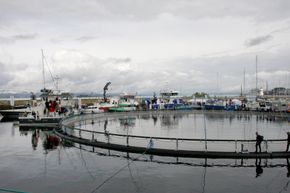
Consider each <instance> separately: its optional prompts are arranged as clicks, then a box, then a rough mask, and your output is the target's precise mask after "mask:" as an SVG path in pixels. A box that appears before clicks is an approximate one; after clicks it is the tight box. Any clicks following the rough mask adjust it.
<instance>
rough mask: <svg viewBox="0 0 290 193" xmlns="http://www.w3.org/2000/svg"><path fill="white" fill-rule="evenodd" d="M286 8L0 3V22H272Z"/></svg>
mask: <svg viewBox="0 0 290 193" xmlns="http://www.w3.org/2000/svg"><path fill="white" fill-rule="evenodd" d="M32 4H33V6H31V5H32ZM56 5H57V6H56ZM289 9H290V2H289V1H287V0H281V1H278V2H277V1H263V3H261V1H260V0H244V1H230V0H221V1H215V0H203V1H188V0H179V1H176V0H158V1H156V0H143V1H136V0H122V1H115V0H106V1H71V0H62V1H61V2H60V1H58V0H50V1H34V0H30V1H29V0H27V1H23V2H22V1H17V2H15V1H2V2H1V7H0V13H1V16H2V18H5V19H4V20H1V21H0V22H2V23H3V22H10V21H11V20H18V21H20V20H23V19H29V20H41V21H44V22H58V23H59V24H60V25H63V24H65V23H75V22H76V21H85V22H90V21H103V20H153V19H156V18H158V17H159V16H160V15H162V14H170V15H175V16H180V17H185V18H189V19H201V18H218V17H229V16H230V17H243V18H244V17H247V18H254V20H257V21H265V20H266V21H267V20H269V21H272V20H279V19H281V18H289V17H290V12H289ZM277 10H279V11H277ZM36 18H38V19H36ZM59 18H62V19H61V20H60V19H59Z"/></svg>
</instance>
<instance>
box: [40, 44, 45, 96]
mask: <svg viewBox="0 0 290 193" xmlns="http://www.w3.org/2000/svg"><path fill="white" fill-rule="evenodd" d="M41 56H42V57H41V63H42V77H43V89H44V90H45V70H44V54H43V49H41Z"/></svg>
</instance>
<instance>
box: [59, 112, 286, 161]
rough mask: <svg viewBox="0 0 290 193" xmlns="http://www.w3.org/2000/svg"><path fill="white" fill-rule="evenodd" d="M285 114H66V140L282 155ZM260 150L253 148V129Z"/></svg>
mask: <svg viewBox="0 0 290 193" xmlns="http://www.w3.org/2000/svg"><path fill="white" fill-rule="evenodd" d="M286 120H288V115H287V114H285V115H283V114H269V113H252V112H216V111H142V112H141V111H140V112H139V111H135V112H126V113H102V114H89V115H78V116H71V117H68V118H65V119H64V120H62V122H61V127H60V129H58V130H56V133H57V134H58V135H59V136H60V137H62V138H64V139H66V140H69V141H71V142H75V143H79V144H84V145H87V146H92V147H99V148H105V149H111V150H116V151H122V152H130V153H140V154H152V155H159V156H175V157H196V158H285V157H290V153H288V152H285V150H286V144H287V139H286V132H287V131H290V128H289V123H288V122H287V121H286ZM257 131H258V132H259V133H262V134H263V135H264V141H263V142H262V145H261V147H262V152H261V153H255V147H256V146H255V145H256V140H255V133H256V132H257Z"/></svg>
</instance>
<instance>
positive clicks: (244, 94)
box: [243, 68, 246, 95]
mask: <svg viewBox="0 0 290 193" xmlns="http://www.w3.org/2000/svg"><path fill="white" fill-rule="evenodd" d="M243 93H244V95H246V69H245V68H244V92H243Z"/></svg>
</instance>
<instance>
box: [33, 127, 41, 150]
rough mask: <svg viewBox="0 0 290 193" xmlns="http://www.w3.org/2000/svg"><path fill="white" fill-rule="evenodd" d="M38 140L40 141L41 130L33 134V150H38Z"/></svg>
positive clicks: (36, 130)
mask: <svg viewBox="0 0 290 193" xmlns="http://www.w3.org/2000/svg"><path fill="white" fill-rule="evenodd" d="M38 139H39V130H38V129H35V130H34V132H33V134H32V135H31V144H32V149H33V150H36V148H37V145H38Z"/></svg>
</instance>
